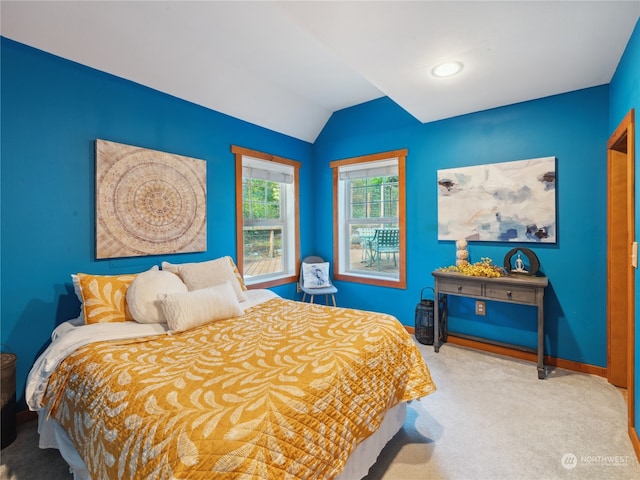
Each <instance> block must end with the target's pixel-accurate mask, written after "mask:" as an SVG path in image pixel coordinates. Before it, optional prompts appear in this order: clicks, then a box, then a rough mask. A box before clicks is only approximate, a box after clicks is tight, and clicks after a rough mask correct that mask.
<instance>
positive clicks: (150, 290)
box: [127, 270, 189, 323]
mask: <svg viewBox="0 0 640 480" xmlns="http://www.w3.org/2000/svg"><path fill="white" fill-rule="evenodd" d="M188 291H189V289H188V288H187V286H186V285H185V284H184V282H183V281H182V280H180V277H179V276H178V275H176V274H175V273H171V272H167V271H164V270H149V271H147V272H143V273H141V274H140V275H138V276H137V277H136V278H135V280H133V282H131V285H129V289H128V290H127V305H128V306H129V312H130V313H131V316H132V317H133V319H134V320H135V321H136V322H138V323H166V322H167V319H166V317H165V316H164V312H163V310H162V307H161V306H160V300H159V298H158V297H159V295H162V294H167V293H186V292H188Z"/></svg>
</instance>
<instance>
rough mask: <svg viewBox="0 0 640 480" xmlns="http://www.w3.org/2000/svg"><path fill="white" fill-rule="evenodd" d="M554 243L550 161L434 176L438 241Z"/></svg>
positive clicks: (495, 165) (553, 167) (553, 183)
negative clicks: (436, 195)
mask: <svg viewBox="0 0 640 480" xmlns="http://www.w3.org/2000/svg"><path fill="white" fill-rule="evenodd" d="M459 239H466V240H469V241H474V240H478V241H490V242H539V243H540V242H541V243H555V241H556V158H555V157H543V158H533V159H529V160H518V161H514V162H503V163H492V164H488V165H477V166H472V167H461V168H449V169H445V170H438V240H459Z"/></svg>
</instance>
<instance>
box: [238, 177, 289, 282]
mask: <svg viewBox="0 0 640 480" xmlns="http://www.w3.org/2000/svg"><path fill="white" fill-rule="evenodd" d="M242 183H243V202H242V204H243V208H242V210H243V213H244V229H243V245H244V257H243V258H244V265H245V268H244V274H245V277H247V278H251V277H255V276H259V275H269V274H277V273H282V272H283V271H284V263H283V261H282V250H283V245H282V238H283V235H282V231H283V222H282V219H281V216H280V213H281V211H282V210H283V209H282V208H281V188H283V185H282V184H280V183H278V182H272V181H267V180H261V179H256V178H246V177H244V178H243V182H242Z"/></svg>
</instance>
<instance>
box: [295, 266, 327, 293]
mask: <svg viewBox="0 0 640 480" xmlns="http://www.w3.org/2000/svg"><path fill="white" fill-rule="evenodd" d="M302 276H303V279H304V286H305V288H326V287H330V286H331V282H330V281H329V262H324V263H303V264H302Z"/></svg>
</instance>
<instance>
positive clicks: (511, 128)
mask: <svg viewBox="0 0 640 480" xmlns="http://www.w3.org/2000/svg"><path fill="white" fill-rule="evenodd" d="M608 96H609V89H608V87H607V86H600V87H595V88H590V89H586V90H581V91H577V92H573V93H568V94H564V95H558V96H553V97H549V98H544V99H540V100H536V101H532V102H526V103H520V104H517V105H511V106H508V107H503V108H496V109H492V110H488V111H484V112H479V113H475V114H471V115H464V116H460V117H456V118H452V119H449V120H443V121H439V122H433V123H428V124H419V123H417V122H413V123H412V122H410V121H408V120H407V119H406V118H405V117H403V116H402V115H401V114H400V112H399V111H401V109H400V107H399V106H397V105H395V104H394V103H393V102H392V101H390V100H389V99H387V98H385V99H379V100H374V101H372V102H368V103H366V104H363V105H360V106H357V107H353V108H350V109H347V110H343V111H340V112H336V113H335V114H334V115H333V116H332V117H331V119H330V120H329V122H328V124H327V127H326V128H325V129H324V131H323V133H322V134H321V135H320V137H319V138H318V140H317V141H316V143H315V144H314V147H315V155H316V158H315V166H314V168H315V175H316V178H317V179H319V181H320V182H322V183H321V185H322V186H323V187H322V188H326V189H330V188H331V177H330V172H329V171H328V170H329V169H328V164H329V162H330V161H332V160H337V159H341V158H346V157H350V156H353V155H357V154H360V155H362V154H366V153H375V152H382V151H387V150H395V149H400V148H407V149H408V151H409V152H408V156H407V187H406V188H407V202H408V205H407V241H408V251H407V287H408V288H407V290H406V291H404V290H392V289H386V288H382V287H373V286H360V285H357V286H356V285H353V284H351V285H350V284H345V283H344V282H342V283H339V284H338V286H339V287H340V297H341V298H342V299H343V300H342V301H343V302H345V301H346V302H348V303H349V305H350V306H354V307H358V308H365V309H371V310H382V311H388V312H389V313H393V314H394V315H396V316H397V317H398V318H399V319H400V320H401V321H402V322H403V323H404V324H406V325H411V324H412V323H413V317H414V309H415V305H416V303H417V302H418V300H419V298H420V290H421V288H422V287H424V286H428V285H431V286H432V285H433V279H432V276H431V271H433V270H434V269H436V268H438V267H442V266H447V265H451V264H454V263H455V245H454V242H452V241H438V239H437V187H436V178H437V177H436V172H437V170H438V169H442V168H450V167H459V166H467V165H477V164H485V163H493V162H504V161H509V160H523V159H527V158H537V157H548V156H555V157H557V177H558V189H557V219H558V242H557V243H556V244H534V245H531V244H524V245H526V246H529V247H531V248H532V249H533V250H534V251H535V252H536V254H537V255H538V257H539V259H540V262H541V265H542V270H543V272H544V273H545V274H546V275H547V276H548V277H549V281H550V287H549V288H548V289H547V291H546V294H545V318H546V325H545V331H546V339H545V350H546V353H547V354H549V355H552V356H554V357H560V358H563V359H568V360H574V361H577V362H583V363H587V364H592V365H599V366H605V365H606V328H605V327H606V311H605V295H604V292H605V291H606V290H605V286H606V283H605V282H606V176H607V170H606V142H607V135H608ZM381 118H386V119H391V122H397V123H396V125H397V126H396V125H393V124H391V125H386V126H384V128H382V129H381V125H380V123H379V122H380V120H379V119H381ZM351 125H358V128H357V133H356V134H355V135H351V131H350V126H351ZM367 127H370V128H367ZM315 216H316V217H317V218H319V219H320V222H321V223H325V222H330V221H331V205H328V204H326V203H322V204H316V212H315ZM316 238H317V241H318V245H325V246H326V248H325V249H326V252H323V253H324V254H325V255H327V256H329V253H330V249H329V245H331V230H330V229H323V230H322V231H316ZM521 245H522V244H521ZM512 247H513V245H512V244H504V243H485V242H472V243H470V246H469V253H470V255H471V259H472V261H478V260H480V258H481V257H490V258H491V259H493V261H494V263H496V264H499V265H502V262H503V258H504V256H505V254H506V253H507V252H508V251H509V250H510V248H512ZM345 292H346V293H347V294H346V295H345ZM578 293H579V294H578ZM585 299H589V301H588V302H587V301H585ZM449 307H450V308H449V328H450V330H451V331H456V332H460V333H466V334H471V335H479V336H483V337H488V338H492V339H494V340H500V341H506V342H511V343H518V344H524V345H527V346H530V347H535V345H536V338H537V337H536V335H537V315H536V309H535V308H534V307H523V306H514V305H510V304H504V303H498V302H491V303H488V304H487V315H486V316H485V317H478V316H476V315H475V313H474V305H473V301H471V300H469V299H461V298H451V299H450V302H449Z"/></svg>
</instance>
